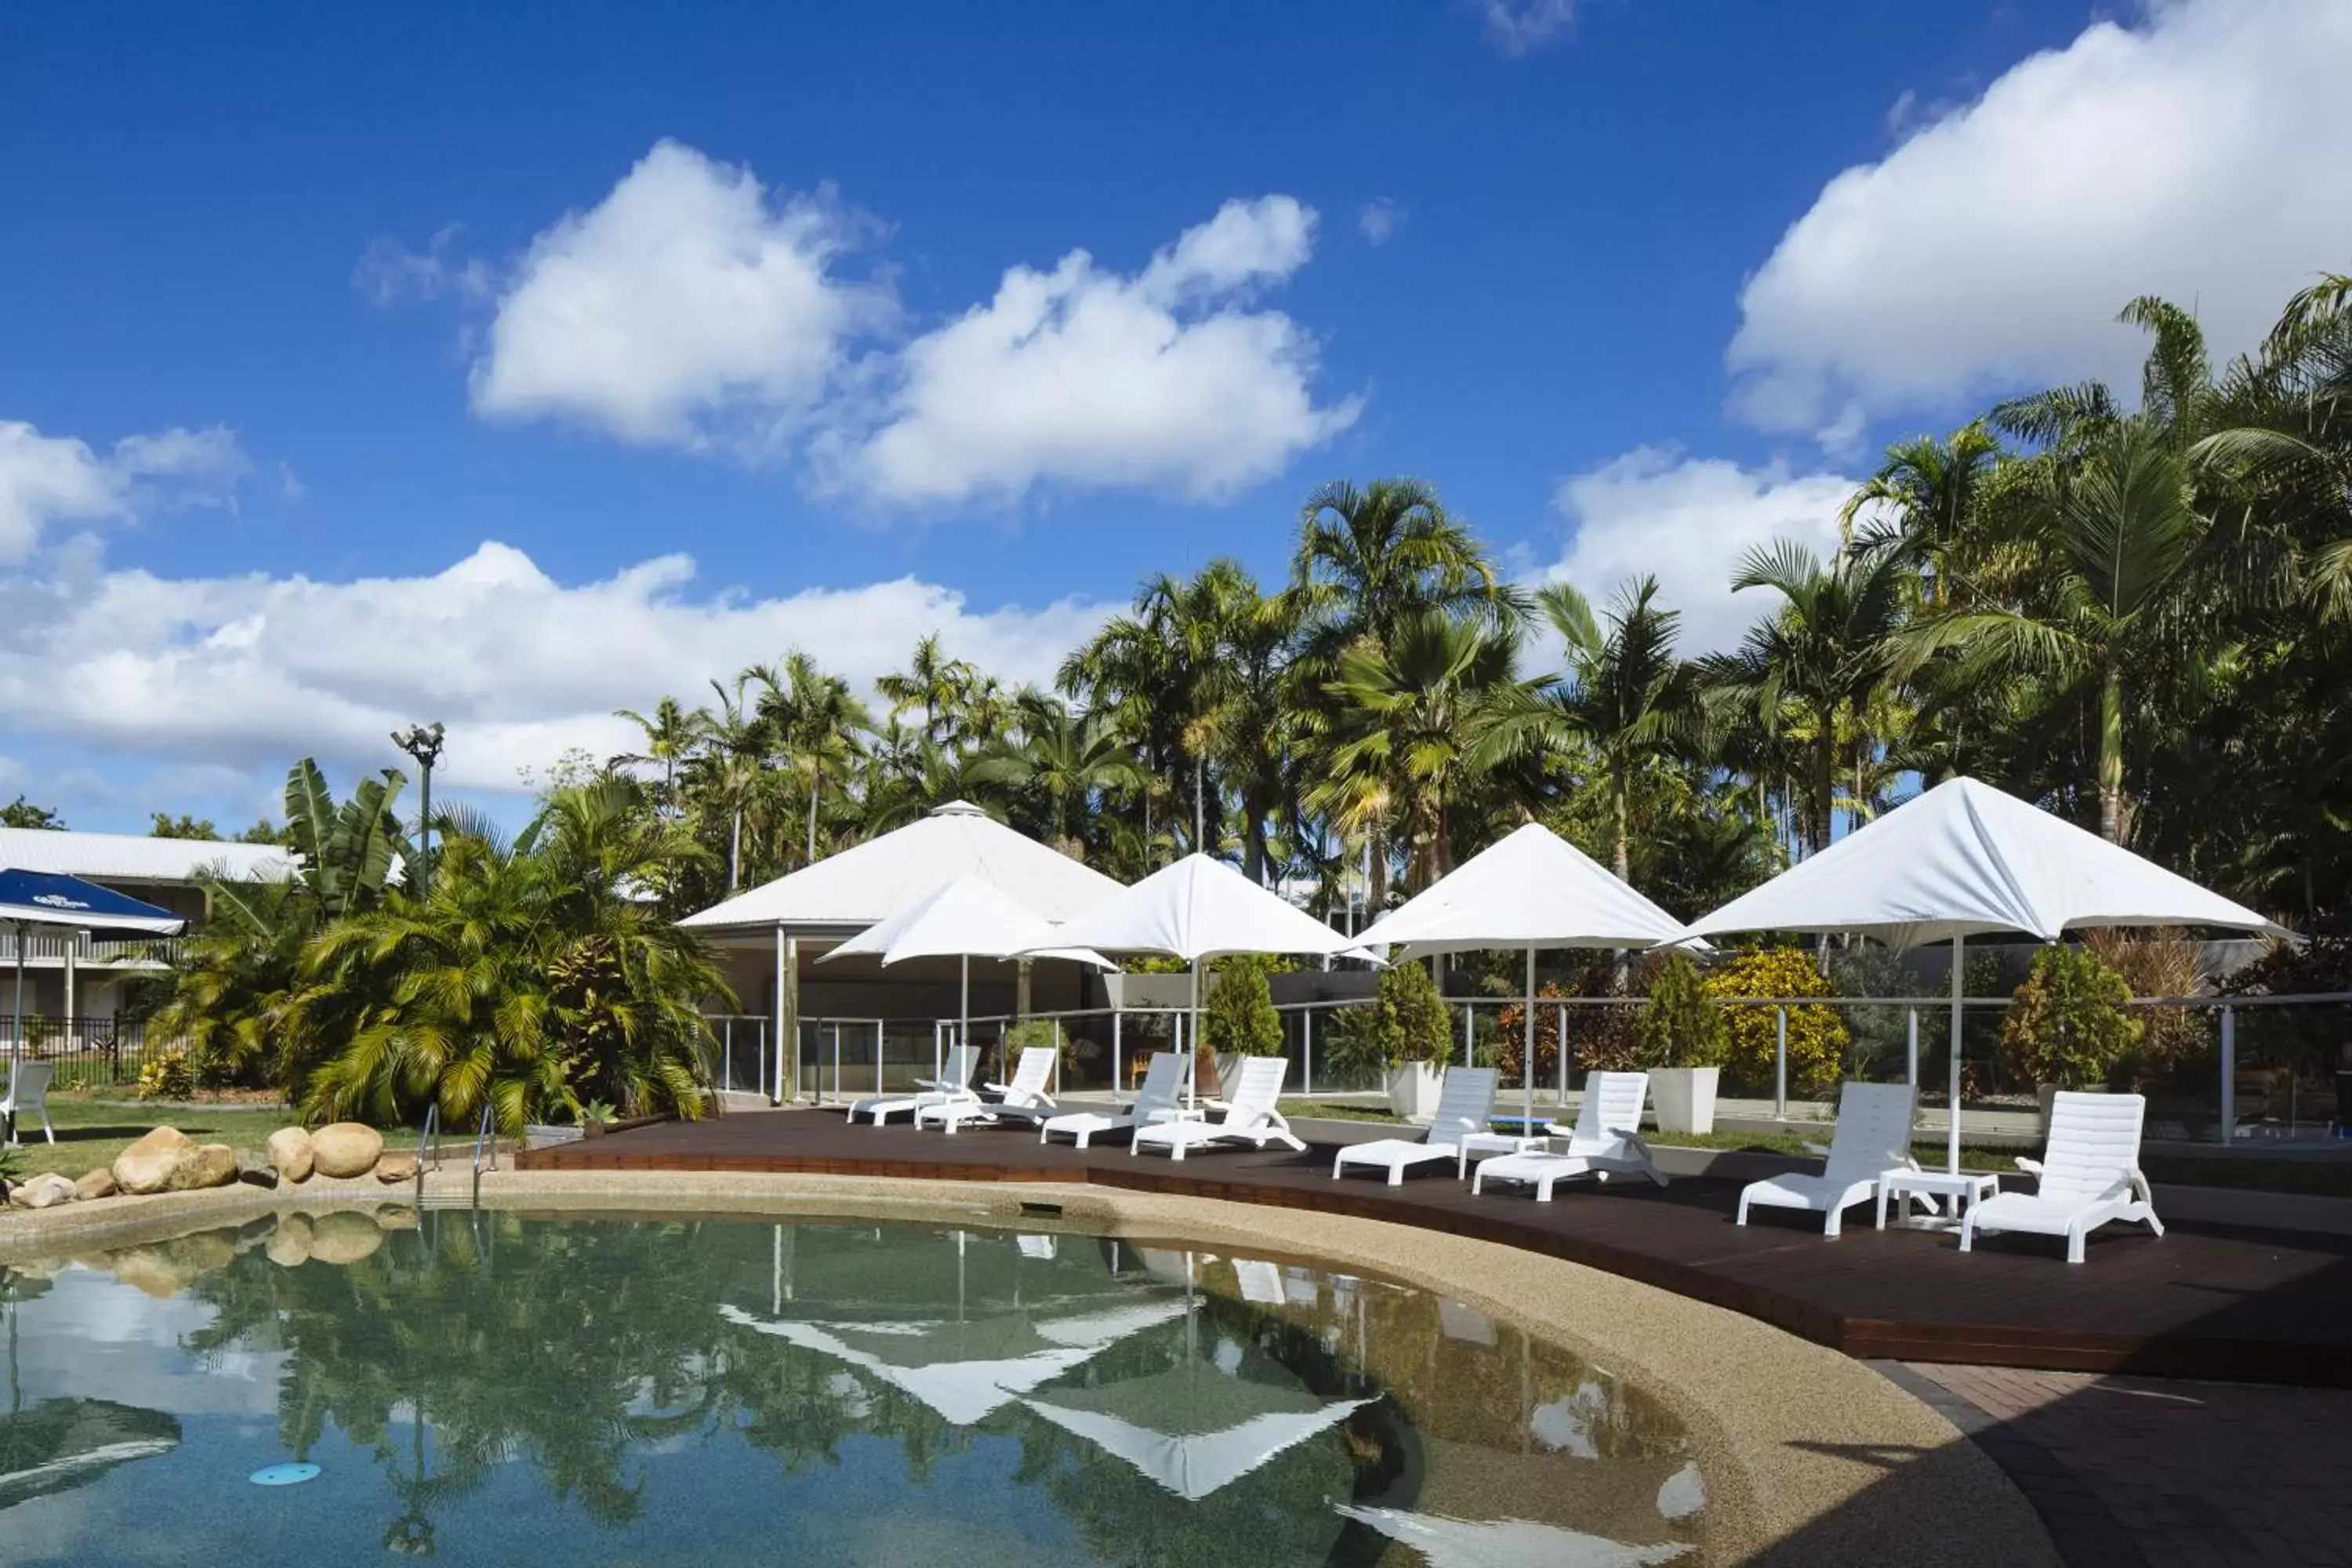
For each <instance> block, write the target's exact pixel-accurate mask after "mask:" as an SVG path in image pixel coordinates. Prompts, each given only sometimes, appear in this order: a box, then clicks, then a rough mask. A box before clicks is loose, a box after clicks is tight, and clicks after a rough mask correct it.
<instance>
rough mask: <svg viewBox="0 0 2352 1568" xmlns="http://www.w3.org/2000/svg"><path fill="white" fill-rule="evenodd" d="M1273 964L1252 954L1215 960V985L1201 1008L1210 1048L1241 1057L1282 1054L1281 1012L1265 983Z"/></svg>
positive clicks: (1202, 1022)
mask: <svg viewBox="0 0 2352 1568" xmlns="http://www.w3.org/2000/svg"><path fill="white" fill-rule="evenodd" d="M1271 968H1272V965H1271V964H1270V963H1268V962H1267V961H1266V960H1265V959H1263V958H1259V957H1257V956H1255V955H1254V954H1251V953H1236V954H1234V956H1232V957H1230V958H1221V959H1219V960H1218V961H1217V971H1216V975H1217V978H1216V984H1213V985H1212V986H1210V987H1209V994H1208V996H1207V998H1206V999H1205V1000H1204V1001H1203V1002H1202V1008H1201V1033H1202V1037H1203V1039H1204V1041H1205V1043H1206V1044H1207V1045H1208V1047H1209V1048H1210V1049H1211V1050H1213V1051H1226V1052H1230V1053H1232V1054H1234V1055H1237V1056H1244V1057H1278V1056H1280V1055H1281V1054H1282V1015H1281V1014H1279V1013H1277V1012H1276V1011H1275V1010H1274V989H1273V987H1272V986H1270V985H1269V984H1267V983H1266V978H1265V977H1266V975H1267V973H1269V972H1270V970H1271Z"/></svg>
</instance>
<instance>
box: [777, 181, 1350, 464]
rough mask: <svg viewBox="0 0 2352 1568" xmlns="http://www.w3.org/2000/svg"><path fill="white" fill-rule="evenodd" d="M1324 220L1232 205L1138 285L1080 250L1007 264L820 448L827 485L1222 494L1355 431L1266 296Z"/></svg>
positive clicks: (1292, 209) (1279, 201)
mask: <svg viewBox="0 0 2352 1568" xmlns="http://www.w3.org/2000/svg"><path fill="white" fill-rule="evenodd" d="M1314 230H1315V213H1314V212H1313V210H1312V209H1310V208H1308V207H1306V206H1303V205H1300V204H1299V203H1298V202H1297V201H1295V200H1293V199H1292V198H1291V197H1288V196H1282V195H1270V196H1265V197H1261V198H1260V199H1258V200H1256V201H1254V202H1241V201H1232V202H1227V203H1226V204H1225V205H1224V206H1223V207H1222V208H1221V209H1220V210H1219V211H1218V213H1217V215H1216V216H1214V217H1213V218H1212V219H1210V221H1208V222H1207V223H1205V224H1202V225H1200V226H1197V227H1194V228H1191V229H1187V230H1186V231H1185V232H1184V233H1183V235H1182V236H1181V237H1179V238H1178V239H1177V241H1176V243H1175V244H1174V245H1172V246H1170V247H1166V248H1164V249H1162V250H1160V252H1159V253H1157V254H1156V255H1154V256H1153V257H1152V258H1151V260H1150V263H1149V265H1147V266H1146V267H1145V268H1143V270H1142V271H1140V272H1139V273H1137V274H1135V275H1133V276H1131V277H1127V276H1121V275H1119V274H1117V273H1112V272H1107V271H1104V270H1102V269H1101V268H1097V266H1096V265H1095V261H1094V258H1092V257H1091V256H1089V255H1088V254H1087V252H1085V251H1083V250H1074V251H1072V252H1070V254H1068V255H1067V256H1065V257H1064V258H1062V259H1061V261H1060V263H1059V264H1058V265H1057V266H1056V267H1055V268H1054V269H1053V270H1052V271H1051V272H1038V271H1035V270H1034V269H1032V268H1027V267H1014V268H1010V269H1009V270H1008V271H1006V273H1005V274H1004V278H1003V283H1002V284H1001V285H1000V286H999V287H998V289H997V291H996V296H995V298H994V299H993V300H990V301H989V302H988V303H987V304H985V305H982V306H978V307H975V308H974V309H973V310H970V311H969V312H967V313H966V314H964V315H963V316H962V317H961V318H959V319H958V320H956V321H951V322H949V323H948V324H947V325H945V326H942V327H940V328H939V329H937V330H936V331H930V332H928V333H925V334H924V335H922V336H920V337H919V338H917V339H916V340H915V341H914V342H910V343H909V344H908V345H907V347H906V348H905V350H904V351H903V353H900V354H899V355H898V358H897V361H896V363H895V364H894V365H893V366H892V367H891V368H890V371H889V374H888V375H887V380H886V386H885V389H884V390H883V391H882V392H881V394H880V395H879V402H878V409H877V411H875V412H872V413H870V414H867V415H866V416H864V417H860V416H858V415H857V414H856V413H853V412H847V411H845V413H844V415H843V416H842V417H841V419H840V422H839V423H838V424H837V426H836V427H835V429H834V430H833V431H832V432H830V433H829V436H828V438H827V439H826V441H825V442H824V443H823V444H822V445H821V447H820V448H819V450H818V453H817V457H818V466H819V471H820V475H821V477H822V479H823V482H824V484H825V485H826V486H827V487H828V488H830V489H838V490H842V491H846V492H850V493H853V494H856V495H859V496H862V497H865V498H867V499H870V500H877V501H881V502H885V503H889V504H897V505H926V504H937V503H946V502H958V501H968V500H1003V501H1010V500H1018V499H1020V498H1021V497H1022V496H1024V494H1026V493H1028V492H1029V491H1030V490H1031V489H1034V488H1037V487H1041V486H1055V485H1064V486H1071V487H1101V488H1119V489H1152V490H1160V491H1165V492H1172V493H1174V494H1177V495H1181V496H1184V497H1187V498H1191V499H1213V498H1216V497H1220V496H1223V495H1227V494H1230V493H1232V492H1233V491H1234V490H1236V489H1240V488H1242V487H1243V486H1244V485H1248V484H1252V483H1255V482H1256V481H1258V480H1261V479H1267V478H1270V477H1272V476H1273V475H1275V474H1276V473H1279V472H1280V471H1281V469H1282V468H1283V466H1284V465H1285V464H1286V463H1287V462H1288V461H1289V459H1290V458H1293V457H1294V456H1296V455H1297V453H1299V452H1301V451H1304V450H1307V449H1308V448H1310V447H1315V446H1317V445H1318V444H1320V443H1321V442H1323V441H1325V440H1327V439H1328V438H1329V437H1331V436H1332V435H1334V434H1335V433H1337V432H1338V431H1339V430H1341V429H1343V428H1345V427H1346V426H1348V425H1349V424H1350V423H1352V422H1353V421H1354V419H1355V417H1356V416H1357V413H1358V411H1359V408H1360V402H1359V400H1357V399H1353V398H1349V399H1347V400H1344V401H1341V402H1339V403H1336V404H1323V405H1318V403H1317V402H1316V399H1315V395H1314V392H1313V389H1312V383H1313V381H1314V379H1315V376H1316V373H1317V356H1316V344H1315V342H1314V340H1313V339H1312V338H1311V337H1310V336H1308V334H1307V332H1306V331H1303V330H1302V329H1301V328H1300V327H1299V326H1298V325H1297V323H1296V322H1294V321H1292V320H1291V319H1290V318H1289V317H1287V316H1286V315H1284V314H1282V313H1281V312H1279V311H1276V310H1264V309H1256V308H1253V305H1252V299H1253V296H1254V295H1255V291H1256V290H1258V289H1262V288H1264V287H1266V286H1269V285H1272V284H1276V283H1279V282H1280V281H1282V280H1283V279H1286V278H1288V277H1289V276H1290V275H1291V274H1292V273H1294V272H1296V271H1297V269H1298V268H1300V267H1302V266H1304V265H1305V264H1306V262H1307V257H1308V255H1309V254H1310V252H1311V250H1312V248H1313V240H1314Z"/></svg>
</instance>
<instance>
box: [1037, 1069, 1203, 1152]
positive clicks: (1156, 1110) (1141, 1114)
mask: <svg viewBox="0 0 2352 1568" xmlns="http://www.w3.org/2000/svg"><path fill="white" fill-rule="evenodd" d="M1183 1098H1184V1058H1181V1057H1180V1056H1178V1055H1177V1054H1176V1053H1175V1052H1174V1051H1159V1052H1155V1053H1154V1054H1153V1055H1152V1058H1151V1064H1150V1067H1149V1068H1146V1069H1145V1071H1144V1074H1143V1085H1142V1087H1141V1088H1139V1089H1137V1090H1136V1091H1135V1102H1134V1103H1133V1104H1132V1105H1118V1106H1113V1107H1112V1108H1111V1109H1110V1110H1066V1111H1064V1112H1062V1114H1061V1115H1059V1116H1049V1117H1047V1118H1046V1119H1045V1121H1042V1122H1040V1123H1039V1124H1038V1127H1037V1142H1040V1143H1043V1142H1046V1141H1047V1140H1049V1139H1051V1138H1052V1137H1053V1136H1054V1134H1055V1133H1056V1132H1060V1133H1066V1134H1067V1135H1068V1136H1070V1137H1072V1138H1075V1139H1076V1140H1077V1144H1078V1147H1079V1148H1081V1149H1083V1148H1085V1147H1086V1146H1087V1140H1089V1139H1092V1138H1096V1137H1098V1136H1101V1135H1103V1134H1106V1133H1111V1132H1132V1131H1135V1129H1136V1128H1137V1127H1138V1126H1144V1125H1149V1124H1150V1123H1151V1122H1154V1121H1167V1120H1168V1119H1170V1118H1171V1117H1173V1116H1174V1115H1175V1114H1176V1111H1177V1108H1178V1107H1179V1105H1180V1104H1181V1102H1182V1100H1183Z"/></svg>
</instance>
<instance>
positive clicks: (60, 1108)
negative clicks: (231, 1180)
mask: <svg viewBox="0 0 2352 1568" xmlns="http://www.w3.org/2000/svg"><path fill="white" fill-rule="evenodd" d="M292 1120H293V1113H292V1112H291V1111H289V1110H286V1109H285V1108H284V1107H283V1106H262V1107H257V1108H247V1107H245V1106H234V1105H230V1106H217V1107H215V1106H203V1107H199V1108H195V1109H182V1108H179V1107H175V1106H162V1105H158V1106H142V1105H136V1104H131V1103H121V1102H111V1101H102V1100H100V1101H93V1100H78V1099H74V1098H71V1097H68V1096H65V1095H51V1096H50V1097H49V1121H51V1122H52V1123H54V1124H55V1125H56V1127H57V1130H58V1141H57V1142H55V1143H51V1142H48V1141H47V1140H46V1139H44V1138H43V1137H42V1136H41V1124H40V1121H39V1120H38V1119H37V1118H34V1119H30V1120H24V1121H18V1122H17V1124H16V1136H17V1138H18V1139H20V1140H21V1141H22V1142H23V1148H22V1151H21V1152H22V1153H23V1154H24V1157H25V1158H24V1173H25V1174H26V1175H27V1176H33V1175H38V1174H39V1173H41V1172H43V1171H57V1172H59V1173H63V1174H65V1175H68V1176H79V1175H80V1174H81V1173H83V1172H84V1171H92V1170H96V1169H97V1168H98V1167H99V1166H100V1165H110V1164H112V1163H114V1157H115V1156H116V1155H117V1154H120V1153H121V1152H122V1151H123V1150H124V1149H126V1148H128V1147H129V1146H130V1145H131V1143H132V1142H135V1141H136V1140H137V1139H138V1138H139V1137H140V1136H141V1135H142V1134H143V1133H145V1132H146V1131H148V1130H149V1129H151V1128H153V1127H157V1126H160V1125H163V1124H164V1123H169V1124H170V1125H172V1126H173V1127H176V1128H178V1129H179V1130H180V1131H183V1132H184V1133H186V1134H187V1135H188V1136H189V1137H191V1138H193V1139H194V1140H195V1141H196V1142H199V1143H226V1144H229V1145H230V1146H232V1147H234V1148H239V1149H258V1148H260V1147H261V1145H262V1142H263V1141H264V1140H266V1139H268V1136H269V1135H270V1134H271V1133H272V1132H275V1131H278V1129H279V1128H280V1127H283V1126H285V1125H286V1124H287V1123H288V1122H289V1121H292Z"/></svg>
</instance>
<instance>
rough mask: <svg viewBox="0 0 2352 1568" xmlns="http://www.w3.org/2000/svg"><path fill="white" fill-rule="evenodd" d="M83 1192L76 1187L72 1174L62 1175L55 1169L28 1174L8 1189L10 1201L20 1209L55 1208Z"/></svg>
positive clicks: (10, 1203) (69, 1201)
mask: <svg viewBox="0 0 2352 1568" xmlns="http://www.w3.org/2000/svg"><path fill="white" fill-rule="evenodd" d="M80 1195H81V1194H79V1192H77V1191H76V1190H75V1188H74V1184H73V1178H72V1177H71V1176H61V1175H59V1174H58V1173H56V1172H55V1171H44V1172H42V1173H40V1174H39V1175H37V1176H27V1177H26V1179H25V1180H23V1181H21V1182H18V1183H17V1184H16V1185H15V1186H12V1187H10V1188H9V1189H8V1203H9V1205H10V1206H11V1207H14V1208H20V1209H45V1208H53V1207H55V1206H56V1205H58V1204H69V1203H71V1202H73V1201H74V1199H76V1198H77V1197H79V1196H80Z"/></svg>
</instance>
